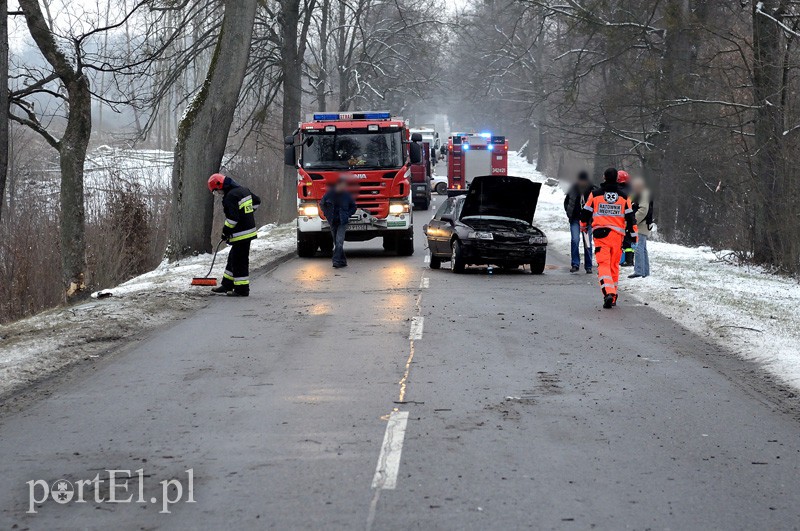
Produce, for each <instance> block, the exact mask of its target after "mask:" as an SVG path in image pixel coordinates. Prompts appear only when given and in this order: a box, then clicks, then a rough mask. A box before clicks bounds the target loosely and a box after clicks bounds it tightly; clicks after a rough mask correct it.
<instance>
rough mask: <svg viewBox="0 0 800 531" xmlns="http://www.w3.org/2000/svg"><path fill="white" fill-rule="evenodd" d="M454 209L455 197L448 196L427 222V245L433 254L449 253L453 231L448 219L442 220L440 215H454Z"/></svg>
mask: <svg viewBox="0 0 800 531" xmlns="http://www.w3.org/2000/svg"><path fill="white" fill-rule="evenodd" d="M455 210H456V199H455V198H454V197H450V198H448V199H447V200H446V201H445V202H444V203H442V206H440V207H439V210H437V211H436V215H435V216H433V219H432V220H431V222H430V223H429V224H428V245H429V246H430V248H431V252H432V253H433V254H438V255H449V254H450V236H451V235H452V233H453V225H452V224H451V223H450V222H449V221H444V220H442V216H454V215H455Z"/></svg>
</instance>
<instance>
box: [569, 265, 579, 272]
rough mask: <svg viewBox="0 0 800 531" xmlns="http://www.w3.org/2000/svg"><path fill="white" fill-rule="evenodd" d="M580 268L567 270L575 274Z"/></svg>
mask: <svg viewBox="0 0 800 531" xmlns="http://www.w3.org/2000/svg"><path fill="white" fill-rule="evenodd" d="M579 269H580V268H579V267H578V266H572V269H570V270H569V272H570V273H577V272H578V270H579Z"/></svg>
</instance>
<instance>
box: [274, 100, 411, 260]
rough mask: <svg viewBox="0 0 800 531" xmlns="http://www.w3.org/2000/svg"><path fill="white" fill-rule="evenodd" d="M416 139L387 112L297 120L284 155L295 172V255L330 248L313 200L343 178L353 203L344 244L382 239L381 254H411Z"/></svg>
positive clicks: (327, 228)
mask: <svg viewBox="0 0 800 531" xmlns="http://www.w3.org/2000/svg"><path fill="white" fill-rule="evenodd" d="M420 140H422V138H421V137H420V135H413V137H412V142H409V132H408V124H407V123H406V122H405V121H404V120H403V119H402V118H398V117H392V115H391V113H390V112H388V111H377V112H369V111H367V112H360V111H359V112H321V113H315V114H313V115H312V116H309V117H308V119H307V121H306V122H304V123H301V124H300V127H299V128H298V130H297V131H296V132H295V134H294V135H293V136H288V137H286V138H285V145H286V150H285V153H284V162H285V163H286V164H288V165H291V166H295V167H297V210H298V217H297V254H298V255H300V256H302V257H312V256H314V255H315V254H316V252H317V250H319V249H321V250H324V251H328V250H330V249H331V248H332V247H333V240H332V238H331V234H330V226H329V224H328V221H327V220H326V219H325V217H324V215H323V213H322V211H321V209H320V208H319V201H320V200H321V199H322V196H323V195H325V192H326V191H327V190H328V188H329V187H330V186H332V185H333V184H335V183H336V182H337V181H338V180H339V178H340V176H342V175H344V176H346V177H347V178H348V180H349V182H350V191H351V192H352V193H353V196H354V198H355V200H356V205H357V206H358V210H357V212H356V213H355V215H354V216H353V217H352V218H351V219H350V224H349V225H348V227H347V235H346V240H347V241H366V240H371V239H373V238H383V247H384V249H386V250H396V251H397V253H398V254H400V255H402V256H410V255H412V254H414V234H413V215H412V208H411V182H410V178H411V169H410V167H411V165H412V164H416V163H419V161H420V160H421V156H422V155H421V145H420V144H419V143H418V142H419V141H420ZM298 148H299V150H300V158H299V159H298V158H297V149H298Z"/></svg>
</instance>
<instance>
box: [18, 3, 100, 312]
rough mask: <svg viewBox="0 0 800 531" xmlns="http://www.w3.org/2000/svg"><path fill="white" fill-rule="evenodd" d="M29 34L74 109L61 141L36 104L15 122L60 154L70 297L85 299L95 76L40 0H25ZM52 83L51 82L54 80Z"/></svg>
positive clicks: (65, 273)
mask: <svg viewBox="0 0 800 531" xmlns="http://www.w3.org/2000/svg"><path fill="white" fill-rule="evenodd" d="M19 5H20V8H21V9H22V12H23V14H24V15H25V21H26V22H27V25H28V30H29V31H30V33H31V37H33V40H34V42H35V43H36V45H37V46H38V47H39V50H40V51H41V52H42V55H43V56H44V58H45V59H46V60H47V62H48V63H49V64H50V66H51V67H52V69H53V76H54V77H56V78H58V80H59V81H60V82H61V84H62V85H63V87H64V89H65V91H66V102H67V105H68V113H67V124H66V127H65V129H64V134H63V136H62V137H61V139H60V140H59V139H56V138H55V137H54V136H52V135H51V134H50V133H49V132H48V131H47V130H46V129H44V127H42V125H41V124H40V123H39V121H38V118H37V117H36V115H35V114H34V112H33V109H32V107H31V106H29V105H26V104H24V103H23V101H24V100H20V99H18V100H15V103H16V104H17V106H18V107H20V108H21V109H22V110H24V111H25V112H26V114H27V117H22V118H17V117H16V116H13V115H12V118H13V119H14V120H16V121H18V122H20V123H22V124H24V125H27V126H29V127H31V128H32V129H33V130H34V131H36V132H37V133H39V134H40V135H42V136H43V137H44V139H45V140H46V141H47V142H48V143H49V144H50V145H51V146H53V147H54V148H55V149H57V150H58V152H59V159H60V162H61V224H60V225H61V263H62V272H63V278H64V284H65V286H66V291H65V293H66V297H67V298H72V297H75V296H77V295H80V294H81V293H82V292H83V291H84V290H85V288H86V239H85V226H84V219H85V213H84V205H83V166H84V161H85V160H86V150H87V148H88V146H89V139H90V138H91V134H92V94H91V91H90V89H89V78H88V77H87V76H86V73H85V72H84V71H83V68H82V65H81V64H80V63H78V64H73V62H72V61H70V59H69V58H68V57H67V55H66V54H65V52H64V50H63V49H62V48H61V47H59V46H58V44H57V43H56V40H55V37H54V35H53V33H52V30H51V26H50V25H49V24H48V23H47V21H46V20H45V18H44V14H43V13H42V9H41V7H40V5H39V2H38V0H20V2H19ZM48 81H50V80H49V79H48Z"/></svg>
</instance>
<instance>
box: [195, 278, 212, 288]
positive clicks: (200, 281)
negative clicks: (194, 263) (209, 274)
mask: <svg viewBox="0 0 800 531" xmlns="http://www.w3.org/2000/svg"><path fill="white" fill-rule="evenodd" d="M216 285H217V279H216V278H206V277H195V278H193V279H192V286H211V287H214V286H216Z"/></svg>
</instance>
